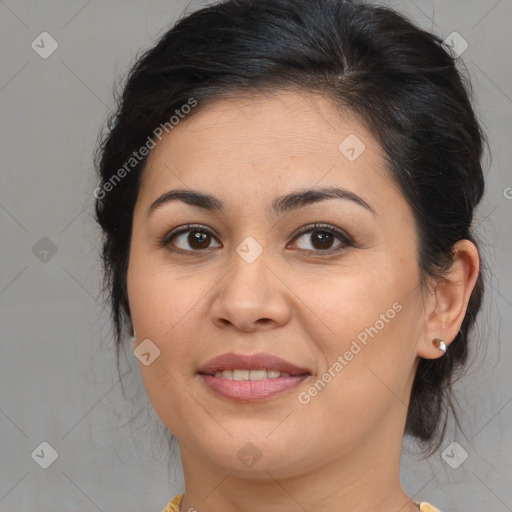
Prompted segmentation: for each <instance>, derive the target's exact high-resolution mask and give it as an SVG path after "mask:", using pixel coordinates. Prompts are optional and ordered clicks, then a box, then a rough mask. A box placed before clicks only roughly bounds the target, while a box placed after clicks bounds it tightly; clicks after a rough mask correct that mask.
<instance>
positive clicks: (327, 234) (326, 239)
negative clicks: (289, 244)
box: [294, 224, 353, 254]
mask: <svg viewBox="0 0 512 512" xmlns="http://www.w3.org/2000/svg"><path fill="white" fill-rule="evenodd" d="M306 235H307V236H306ZM301 238H305V239H306V240H309V241H310V246H312V247H313V249H310V248H308V247H299V249H303V250H305V251H308V252H324V253H328V254H330V253H333V252H337V251H339V250H341V249H343V248H345V247H347V246H351V245H353V241H352V239H351V238H350V237H349V236H348V235H347V234H346V233H345V232H343V231H342V230H341V229H338V228H335V227H334V226H331V225H330V224H315V225H313V226H308V227H306V228H305V229H303V230H301V231H300V233H299V235H298V236H296V237H295V238H294V240H295V241H296V240H299V239H301ZM335 239H338V240H339V241H341V244H338V247H337V248H336V247H335V248H334V249H333V248H332V245H333V243H334V240H335ZM295 243H297V242H295ZM305 245H306V246H307V245H308V244H307V243H306V244H305Z"/></svg>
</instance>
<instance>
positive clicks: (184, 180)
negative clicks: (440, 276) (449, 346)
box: [128, 91, 426, 477]
mask: <svg viewBox="0 0 512 512" xmlns="http://www.w3.org/2000/svg"><path fill="white" fill-rule="evenodd" d="M199 107H201V110H199ZM324 188H333V189H334V188H337V189H343V190H344V191H345V192H338V197H334V196H331V197H330V198H328V199H325V198H324V199H322V198H321V193H320V192H315V191H317V190H321V189H324ZM178 189H180V190H184V191H186V192H187V193H191V192H192V191H194V192H197V193H201V194H205V195H209V196H213V197H214V198H215V201H214V202H213V205H214V206H215V204H216V203H218V204H222V208H221V209H220V208H219V209H215V208H206V207H201V206H199V205H192V204H188V203H187V202H185V201H183V200H177V199H175V200H171V199H169V198H168V199H169V200H167V201H165V200H161V201H160V202H158V203H157V204H156V205H155V204H154V202H155V201H157V200H158V199H159V198H162V196H163V195H165V194H168V193H169V192H171V191H173V190H178ZM297 193H301V194H304V196H301V198H300V199H296V200H292V199H283V197H285V196H290V195H293V194H297ZM278 198H281V199H280V200H278ZM151 205H154V207H153V208H151ZM187 224H195V225H199V226H194V227H192V228H188V229H189V231H186V232H184V233H179V234H177V235H176V236H174V237H170V236H167V237H166V235H168V234H169V233H171V231H173V230H176V228H179V227H183V226H185V225H187ZM315 224H322V225H323V226H320V227H315V226H314V225H315ZM184 229H187V228H184ZM300 230H304V232H303V233H300V234H299V233H298V232H299V231H300ZM336 230H339V231H340V233H341V235H339V234H337V232H336ZM164 237H166V245H162V246H161V245H160V244H159V240H160V239H161V238H164ZM416 247H417V238H416V230H415V224H414V218H413V214H412V211H411V209H410V207H409V206H408V204H407V203H406V201H405V199H404V198H403V197H402V196H401V195H400V193H399V192H398V190H397V188H396V187H395V185H394V183H393V181H392V180H391V179H390V175H389V173H388V171H387V170H386V164H385V161H384V158H383V152H382V149H381V148H380V146H379V145H378V143H377V142H376V140H375V139H374V138H373V137H372V136H371V135H370V133H369V132H368V131H366V130H365V129H363V127H362V125H361V124H359V123H358V122H357V121H356V120H355V118H354V117H353V116H349V115H348V114H347V115H342V116H340V114H339V112H338V111H337V110H336V109H335V108H334V105H333V104H332V103H330V102H329V100H327V99H325V98H322V97H319V96H314V95H312V94H307V93H302V94H299V93H297V92H290V91H286V92H279V93H276V94H275V95H272V96H269V95H267V96H266V97H263V96H261V97H260V96H252V97H249V96H245V97H242V96H239V97H236V98H233V99H229V100H228V99H223V100H218V101H216V102H211V103H209V104H207V105H204V106H201V105H199V106H198V107H197V109H196V112H192V113H191V115H190V116H189V117H188V118H184V119H183V120H181V121H180V123H179V124H178V125H177V126H175V127H174V129H173V130H172V131H171V132H170V133H169V134H168V135H166V136H165V137H164V138H163V139H162V141H161V142H160V143H158V145H157V146H156V147H155V149H154V150H153V151H152V153H151V154H150V156H149V159H148V162H147V168H146V170H145V174H144V180H143V183H142V186H141V189H140V193H139V196H138V199H137V203H136V207H135V211H134V221H133V232H132V240H131V250H130V260H129V268H128V295H129V303H130V310H131V315H132V321H133V325H134V329H135V331H136V333H137V340H136V344H140V343H141V342H142V341H143V340H149V341H145V342H144V343H145V345H140V347H139V349H137V350H139V351H141V352H144V353H146V355H145V356H144V357H141V359H142V360H143V361H144V363H143V362H140V363H139V366H140V371H141V374H142V378H143V382H144V385H145V388H146V391H147V393H148V396H149V399H150V400H151V403H152V405H153V406H154V408H155V410H156V412H157V414H158V416H159V417H160V418H161V420H162V421H163V422H164V423H165V425H166V426H167V427H168V428H169V429H170V430H171V431H172V432H173V433H174V434H175V435H176V437H177V438H178V440H179V444H180V450H181V454H182V458H183V459H184V465H186V464H187V460H188V461H191V460H196V461H200V462H201V464H203V466H207V465H209V466H210V467H217V468H221V469H224V470H226V471H232V472H233V474H240V475H244V474H245V475H248V474H251V475H253V476H255V477H256V476H258V475H263V474H264V473H265V472H266V471H269V470H271V471H272V474H273V475H281V476H285V475H293V474H297V473H299V472H305V471H310V470H311V469H312V468H314V467H318V466H320V465H324V464H326V463H329V462H331V461H334V459H336V458H339V457H340V456H347V457H348V456H351V455H352V454H354V455H355V454H357V453H359V454H360V453H361V450H364V451H365V452H366V453H368V454H370V455H371V454H372V453H373V456H374V457H375V458H376V459H378V457H379V453H382V450H386V449H390V448H389V447H390V446H391V445H392V446H394V447H396V446H397V443H398V444H400V443H401V440H402V433H403V427H404V425H405V418H406V413H407V404H408V401H409V394H410V389H411V385H412V381H413V377H414V370H415V367H416V363H417V355H418V346H419V340H420V339H421V338H422V333H423V327H424V318H425V316H426V313H425V312H424V311H423V309H422V302H421V288H420V287H419V269H418V262H417V255H416ZM158 351H159V355H158ZM148 353H149V355H147V354H148ZM226 353H235V354H240V355H242V356H251V355H253V354H262V353H265V354H267V355H270V356H276V357H279V358H281V359H283V360H285V361H287V362H288V363H291V364H292V365H295V366H296V367H297V368H298V369H300V370H297V372H298V373H299V374H301V373H305V375H301V376H295V377H294V376H289V377H287V376H286V375H284V376H279V377H275V376H276V375H278V374H277V373H272V371H271V372H270V373H268V372H267V373H265V372H258V371H255V372H253V373H248V369H250V368H251V366H250V365H249V364H248V363H247V362H246V361H239V362H235V363H233V364H232V365H231V366H229V365H227V364H224V366H225V367H228V368H232V369H233V367H234V368H237V369H240V370H246V371H242V372H237V371H235V372H234V373H233V376H234V377H235V378H236V379H239V378H240V379H244V380H243V381H239V380H231V376H230V374H229V372H228V373H227V374H225V373H223V374H222V375H223V376H222V377H221V376H217V377H215V376H210V377H208V376H206V375H204V374H201V373H200V370H204V372H205V373H214V370H215V368H213V367H212V366H211V365H210V367H209V368H206V366H207V363H208V362H209V361H210V360H211V359H212V358H216V357H217V356H220V355H223V354H226ZM253 362H254V365H253V367H252V369H253V370H257V369H258V368H261V369H271V370H272V369H273V370H274V371H278V370H279V367H280V364H281V363H272V362H271V361H269V360H266V359H264V358H260V359H258V358H256V359H255V361H253ZM213 366H215V365H213ZM221 366H222V365H221ZM281 366H282V368H284V366H283V365H281ZM212 368H213V369H212ZM221 370H222V368H221V369H220V370H218V371H221ZM288 373H293V372H288ZM247 377H249V379H251V378H254V379H261V380H252V381H251V380H249V381H246V380H245V378H247ZM386 440H387V441H386ZM372 450H373V452H372ZM358 460H361V459H358ZM260 472H261V473H260Z"/></svg>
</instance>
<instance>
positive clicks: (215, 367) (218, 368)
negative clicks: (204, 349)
mask: <svg viewBox="0 0 512 512" xmlns="http://www.w3.org/2000/svg"><path fill="white" fill-rule="evenodd" d="M197 373H198V374H199V376H200V377H201V378H202V380H203V382H204V383H205V384H206V386H207V387H208V388H209V389H210V391H213V392H214V394H216V395H217V396H218V395H220V396H222V397H224V398H227V399H230V400H236V401H241V402H255V401H261V400H266V399H268V398H270V397H273V396H275V395H277V394H280V393H283V392H285V391H289V390H292V389H294V388H296V387H297V386H299V385H300V384H301V383H302V382H303V381H304V380H305V379H307V378H308V377H310V376H311V375H312V374H311V372H310V371H309V370H307V369H305V368H300V367H298V366H296V365H294V364H292V363H290V362H288V361H286V360H284V359H281V358H279V357H276V356H272V355H270V354H261V353H260V354H252V355H242V354H234V353H229V354H223V355H222V356H218V357H216V358H214V359H212V360H210V361H209V362H208V363H206V365H204V366H203V367H202V368H200V369H199V370H198V372H197Z"/></svg>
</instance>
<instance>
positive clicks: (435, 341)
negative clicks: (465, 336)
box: [432, 338, 446, 354]
mask: <svg viewBox="0 0 512 512" xmlns="http://www.w3.org/2000/svg"><path fill="white" fill-rule="evenodd" d="M432 343H433V344H434V345H435V347H436V348H438V349H439V350H442V351H443V354H444V353H445V352H446V343H445V342H444V341H443V340H441V339H439V338H434V339H433V340H432Z"/></svg>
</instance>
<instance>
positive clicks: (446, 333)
mask: <svg viewBox="0 0 512 512" xmlns="http://www.w3.org/2000/svg"><path fill="white" fill-rule="evenodd" d="M453 252H454V255H453V260H452V265H451V267H450V269H449V270H448V272H446V274H445V275H444V276H443V277H442V278H440V279H438V280H436V282H435V289H434V290H433V292H431V294H430V296H429V297H428V300H427V301H426V306H425V314H426V315H427V318H426V322H425V325H424V330H423V331H424V332H423V335H422V337H421V340H420V344H419V346H418V356H419V357H423V358H425V359H436V358H438V357H441V356H442V355H443V352H442V351H441V350H439V348H437V347H436V346H435V345H434V344H433V340H434V338H440V339H441V340H443V341H444V342H445V344H446V347H447V350H449V348H448V347H449V345H450V343H451V342H452V341H453V340H454V339H455V337H456V336H457V334H458V332H459V330H460V326H461V325H462V322H463V320H464V316H465V315H466V310H467V307H468V302H469V299H470V297H471V292H472V291H473V288H474V287H475V283H476V280H477V278H478V274H479V272H480V257H479V255H478V249H477V248H476V246H475V244H474V243H472V242H470V241H469V240H459V241H458V242H457V243H456V244H455V245H454V246H453Z"/></svg>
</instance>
